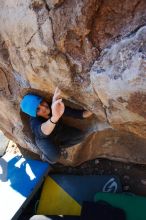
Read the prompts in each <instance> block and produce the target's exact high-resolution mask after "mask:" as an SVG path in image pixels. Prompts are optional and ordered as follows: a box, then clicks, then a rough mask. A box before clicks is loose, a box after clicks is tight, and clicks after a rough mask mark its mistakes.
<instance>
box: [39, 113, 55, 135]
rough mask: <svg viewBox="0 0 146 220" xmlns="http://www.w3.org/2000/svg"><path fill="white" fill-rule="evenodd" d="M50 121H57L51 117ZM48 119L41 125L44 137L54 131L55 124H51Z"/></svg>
mask: <svg viewBox="0 0 146 220" xmlns="http://www.w3.org/2000/svg"><path fill="white" fill-rule="evenodd" d="M51 121H52V122H54V123H57V121H58V120H57V119H56V118H54V117H53V116H52V117H51ZM51 121H50V119H48V120H47V121H46V122H44V123H42V125H41V130H42V132H43V133H44V134H45V135H49V134H51V132H52V131H53V130H54V128H55V126H56V124H54V123H52V122H51Z"/></svg>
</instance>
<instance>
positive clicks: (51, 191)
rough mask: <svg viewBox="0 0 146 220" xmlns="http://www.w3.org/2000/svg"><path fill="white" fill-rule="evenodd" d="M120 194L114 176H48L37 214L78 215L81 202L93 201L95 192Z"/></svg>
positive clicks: (118, 185)
mask: <svg viewBox="0 0 146 220" xmlns="http://www.w3.org/2000/svg"><path fill="white" fill-rule="evenodd" d="M98 191H102V192H121V184H120V181H119V179H118V178H117V177H116V176H97V175H92V176H90V175H85V176H77V175H50V176H48V177H47V178H46V180H45V182H44V185H43V189H42V193H41V197H40V201H39V205H38V210H37V214H44V215H78V216H79V215H80V212H81V205H82V202H83V201H85V200H88V201H93V198H94V195H95V193H96V192H98Z"/></svg>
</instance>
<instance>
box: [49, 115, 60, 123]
mask: <svg viewBox="0 0 146 220" xmlns="http://www.w3.org/2000/svg"><path fill="white" fill-rule="evenodd" d="M58 120H59V118H57V117H55V116H52V117H51V118H50V121H51V122H52V123H53V124H57V122H58Z"/></svg>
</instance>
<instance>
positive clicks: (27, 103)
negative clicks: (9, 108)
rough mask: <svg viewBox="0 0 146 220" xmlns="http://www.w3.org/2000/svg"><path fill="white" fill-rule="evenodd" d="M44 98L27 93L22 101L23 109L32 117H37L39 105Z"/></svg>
mask: <svg viewBox="0 0 146 220" xmlns="http://www.w3.org/2000/svg"><path fill="white" fill-rule="evenodd" d="M42 100H43V98H42V97H40V96H38V95H33V94H27V95H25V96H24V97H23V99H22V100H21V102H20V107H21V110H22V111H23V112H25V113H26V114H28V115H30V116H32V117H36V116H37V115H36V111H37V107H38V106H39V104H40V103H41V101H42Z"/></svg>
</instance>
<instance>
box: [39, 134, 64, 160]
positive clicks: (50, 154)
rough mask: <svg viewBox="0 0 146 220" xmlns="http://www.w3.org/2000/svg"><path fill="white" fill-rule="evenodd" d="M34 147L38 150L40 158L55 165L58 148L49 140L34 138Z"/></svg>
mask: <svg viewBox="0 0 146 220" xmlns="http://www.w3.org/2000/svg"><path fill="white" fill-rule="evenodd" d="M35 141H36V145H37V147H38V148H39V149H40V151H41V153H42V155H41V158H42V160H44V161H47V162H49V163H51V164H54V163H56V162H57V161H58V160H59V158H60V150H59V148H58V147H57V146H56V145H55V144H54V143H53V142H52V141H51V140H50V139H49V138H42V139H41V138H40V139H37V138H36V140H35Z"/></svg>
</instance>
